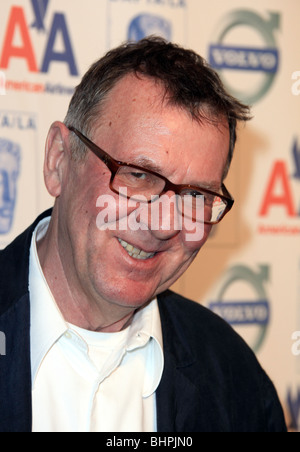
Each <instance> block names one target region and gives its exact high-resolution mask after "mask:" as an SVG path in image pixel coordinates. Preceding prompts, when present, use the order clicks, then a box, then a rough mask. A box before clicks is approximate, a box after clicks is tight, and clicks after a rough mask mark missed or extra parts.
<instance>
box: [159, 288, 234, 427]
mask: <svg viewBox="0 0 300 452" xmlns="http://www.w3.org/2000/svg"><path fill="white" fill-rule="evenodd" d="M185 303H186V304H188V303H190V302H188V301H182V300H181V302H180V303H179V302H178V297H177V295H176V294H174V293H172V292H170V291H167V292H165V293H163V294H161V295H160V296H159V297H158V304H159V309H160V316H161V323H162V331H163V342H164V357H165V367H164V372H163V376H162V380H161V383H160V385H159V387H158V389H157V397H156V403H157V429H158V431H159V432H215V431H219V432H221V431H230V426H231V419H230V413H228V411H229V410H228V409H226V406H227V405H228V400H223V399H224V394H225V393H226V391H223V390H222V387H223V386H224V384H226V382H224V381H223V380H224V376H223V375H222V373H220V372H219V370H218V365H217V364H216V363H215V361H214V358H213V356H210V357H209V358H208V357H207V353H209V351H208V350H207V344H206V343H205V338H204V337H203V338H202V337H201V334H198V335H197V338H193V340H191V325H192V324H193V322H195V318H193V314H192V312H193V311H191V310H190V309H188V306H186V307H185ZM198 329H199V331H201V329H202V325H201V324H198ZM191 342H192V343H194V344H196V345H195V346H196V347H197V351H196V350H193V349H192V348H191V346H190V343H191Z"/></svg>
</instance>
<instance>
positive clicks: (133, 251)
mask: <svg viewBox="0 0 300 452" xmlns="http://www.w3.org/2000/svg"><path fill="white" fill-rule="evenodd" d="M118 241H119V243H120V245H121V246H122V247H123V248H124V250H125V251H127V253H128V254H129V256H130V257H132V258H133V259H137V260H142V261H146V260H148V259H152V258H153V257H154V256H155V255H156V253H147V252H146V251H144V250H141V249H139V248H136V247H135V246H134V245H131V244H130V243H127V242H125V240H121V239H119V238H118Z"/></svg>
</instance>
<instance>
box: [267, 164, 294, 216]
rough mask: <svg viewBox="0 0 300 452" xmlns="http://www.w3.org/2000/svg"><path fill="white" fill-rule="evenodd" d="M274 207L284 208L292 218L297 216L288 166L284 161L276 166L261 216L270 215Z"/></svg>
mask: <svg viewBox="0 0 300 452" xmlns="http://www.w3.org/2000/svg"><path fill="white" fill-rule="evenodd" d="M272 206H282V207H284V208H285V209H286V211H287V214H288V216H290V217H295V216H296V215H297V214H296V211H295V207H294V206H295V204H294V202H293V195H292V190H291V186H290V181H289V177H288V173H287V168H286V164H285V162H282V161H278V162H276V163H275V165H274V169H273V172H272V174H271V178H270V181H269V184H268V187H267V190H266V194H265V197H264V200H263V204H262V207H261V209H260V212H259V215H260V216H262V217H264V216H266V215H268V213H269V210H270V208H271V207H272Z"/></svg>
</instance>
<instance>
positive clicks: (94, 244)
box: [0, 38, 285, 432]
mask: <svg viewBox="0 0 300 452" xmlns="http://www.w3.org/2000/svg"><path fill="white" fill-rule="evenodd" d="M247 119H249V110H248V108H247V107H245V106H244V105H242V104H240V103H239V102H238V101H237V100H235V99H233V98H232V97H231V96H230V95H229V94H228V93H226V91H225V90H224V87H223V86H222V83H221V81H220V79H219V77H218V76H217V74H216V73H215V72H214V71H213V70H212V69H211V68H209V67H208V66H207V65H206V63H205V62H204V61H203V59H202V58H201V57H199V56H197V55H196V54H195V53H193V52H191V51H187V50H184V49H182V48H180V47H177V46H175V45H173V44H170V43H166V42H165V41H163V40H161V39H158V38H149V39H145V40H143V41H140V42H139V43H137V44H133V43H131V44H127V45H123V46H121V47H119V48H117V49H115V50H113V51H111V52H109V53H108V54H107V55H106V56H105V57H104V58H103V59H101V60H99V61H98V62H96V63H95V64H94V65H93V66H92V67H91V69H90V70H89V71H88V73H87V74H86V75H85V76H84V78H83V80H82V82H81V84H80V85H79V87H78V88H77V90H76V92H75V94H74V97H73V99H72V101H71V104H70V107H69V111H68V114H67V117H66V120H65V122H64V123H61V122H56V123H54V124H53V125H52V126H51V128H50V131H49V135H48V139H47V143H46V155H45V166H44V175H45V183H46V187H47V189H48V191H49V193H50V194H51V195H52V196H53V197H54V198H55V205H54V208H53V210H52V211H49V212H46V213H44V214H43V215H42V216H41V217H40V218H38V219H37V220H36V222H35V223H34V224H33V225H32V226H31V227H30V228H29V229H28V230H27V231H25V233H23V234H22V235H21V236H20V237H18V238H17V239H16V240H15V241H14V243H12V244H11V245H10V246H9V247H8V248H6V249H5V250H4V251H2V252H1V254H0V262H1V269H2V274H1V286H0V330H1V331H3V332H4V333H5V337H6V344H7V345H6V347H7V351H6V356H5V357H1V361H0V375H1V383H0V406H1V411H0V430H1V431H34V432H38V431H53V432H54V431H69V432H72V431H73V432H76V431H152V432H153V431H165V432H176V431H177V432H184V431H186V432H191V431H284V430H285V423H284V419H283V414H282V410H281V406H280V403H279V401H278V398H277V395H276V391H275V389H274V387H273V385H272V383H271V382H270V380H269V378H268V377H267V376H266V374H265V373H264V371H263V370H262V369H261V367H260V366H259V364H258V362H257V360H256V358H255V357H254V355H253V354H252V352H251V351H250V350H249V349H248V347H247V346H246V345H245V343H244V342H243V341H242V340H241V339H240V338H239V337H238V336H237V335H236V334H235V333H234V332H233V331H232V329H231V328H230V327H229V326H228V325H227V324H225V322H223V320H221V319H219V318H218V317H216V316H215V315H214V314H212V313H211V312H210V311H208V310H206V309H205V308H203V307H201V306H199V305H198V304H196V303H193V302H191V301H188V300H185V299H183V298H182V297H180V296H178V295H176V294H174V293H172V292H170V291H168V288H169V287H170V286H171V285H172V284H173V283H174V282H175V281H176V280H177V279H178V278H179V277H180V276H181V275H182V274H183V273H184V271H185V270H186V269H187V268H188V267H189V265H190V264H191V263H192V261H193V260H194V258H195V257H196V255H197V253H198V252H199V250H200V249H201V247H202V246H203V245H204V243H205V242H206V240H207V238H208V236H209V233H210V231H211V228H212V226H213V224H215V223H218V222H219V221H221V219H222V218H223V217H224V215H225V214H226V213H227V212H228V211H229V210H230V208H231V207H232V204H233V200H232V198H231V196H230V195H229V193H228V192H227V190H226V188H225V186H224V184H223V181H224V178H225V176H226V174H227V172H228V169H229V166H230V162H231V159H232V154H233V149H234V144H235V140H236V125H237V121H239V120H247ZM162 199H163V200H164V202H161V200H162ZM168 201H169V202H168ZM157 206H158V208H157ZM199 212H200V213H199ZM203 277H205V275H204V273H203Z"/></svg>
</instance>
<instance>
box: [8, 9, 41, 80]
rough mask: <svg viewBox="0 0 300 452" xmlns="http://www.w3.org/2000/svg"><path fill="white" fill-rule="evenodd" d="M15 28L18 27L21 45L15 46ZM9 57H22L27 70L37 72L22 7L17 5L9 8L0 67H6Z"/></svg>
mask: <svg viewBox="0 0 300 452" xmlns="http://www.w3.org/2000/svg"><path fill="white" fill-rule="evenodd" d="M17 29H19V32H20V36H21V42H22V45H21V46H16V45H15V44H14V39H15V36H16V31H17ZM11 58H23V59H24V60H26V61H27V65H28V69H29V71H31V72H38V68H37V64H36V61H35V57H34V53H33V49H32V44H31V40H30V36H29V33H28V28H27V25H26V20H25V17H24V12H23V9H22V8H20V7H18V6H13V7H12V9H11V13H10V18H9V21H8V26H7V30H6V34H5V38H4V46H3V54H2V58H1V61H0V68H2V69H7V68H8V65H9V61H10V59H11Z"/></svg>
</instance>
